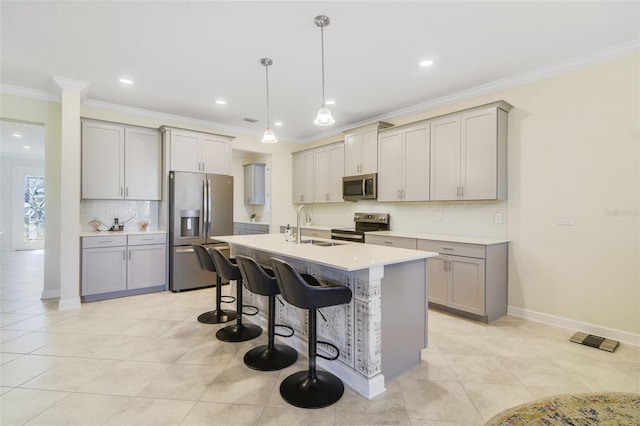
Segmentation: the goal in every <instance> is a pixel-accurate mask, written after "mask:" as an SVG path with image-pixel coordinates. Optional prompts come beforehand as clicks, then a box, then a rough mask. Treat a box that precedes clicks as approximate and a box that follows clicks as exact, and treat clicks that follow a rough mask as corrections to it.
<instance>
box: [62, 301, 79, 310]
mask: <svg viewBox="0 0 640 426" xmlns="http://www.w3.org/2000/svg"><path fill="white" fill-rule="evenodd" d="M69 309H80V299H79V298H76V299H60V302H58V310H59V311H66V310H69Z"/></svg>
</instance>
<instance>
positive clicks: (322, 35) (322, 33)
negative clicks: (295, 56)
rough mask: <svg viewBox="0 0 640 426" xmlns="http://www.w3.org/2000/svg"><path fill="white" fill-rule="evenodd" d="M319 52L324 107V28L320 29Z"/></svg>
mask: <svg viewBox="0 0 640 426" xmlns="http://www.w3.org/2000/svg"><path fill="white" fill-rule="evenodd" d="M320 51H321V52H322V106H323V107H324V26H322V27H320Z"/></svg>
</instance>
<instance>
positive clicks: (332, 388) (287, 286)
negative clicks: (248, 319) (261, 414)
mask: <svg viewBox="0 0 640 426" xmlns="http://www.w3.org/2000/svg"><path fill="white" fill-rule="evenodd" d="M271 266H272V267H273V272H274V273H275V276H276V280H277V282H278V287H279V288H280V292H281V293H282V297H284V300H286V301H287V302H288V303H290V304H291V305H293V306H296V307H298V308H301V309H308V310H309V369H308V370H307V371H299V372H297V373H293V374H292V375H290V376H289V377H287V378H286V379H284V381H283V382H282V383H281V384H280V395H282V397H283V398H284V400H285V401H287V402H288V403H289V404H291V405H295V406H296V407H301V408H322V407H326V406H328V405H331V404H333V403H335V402H337V401H338V400H339V399H340V398H341V397H342V394H343V393H344V384H343V383H342V380H340V379H339V378H338V377H336V376H335V375H333V374H331V373H329V372H327V371H316V356H319V357H322V358H325V359H329V360H333V359H337V357H338V356H335V357H333V358H327V357H325V356H323V355H321V354H317V351H316V349H317V348H316V345H317V338H316V311H317V309H318V308H323V307H325V306H334V305H341V304H344V303H349V302H350V301H351V290H350V289H349V288H348V287H345V286H341V285H340V286H326V285H322V284H320V282H318V280H316V279H315V278H314V277H312V276H311V275H308V274H303V275H304V277H303V276H301V275H300V274H299V273H298V272H297V271H296V270H295V269H293V267H292V266H291V265H289V264H288V263H287V262H285V261H283V260H280V259H275V258H272V259H271Z"/></svg>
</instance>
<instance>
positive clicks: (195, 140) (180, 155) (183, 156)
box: [171, 130, 202, 173]
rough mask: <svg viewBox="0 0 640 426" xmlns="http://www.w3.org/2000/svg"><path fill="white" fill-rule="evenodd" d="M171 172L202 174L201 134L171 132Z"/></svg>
mask: <svg viewBox="0 0 640 426" xmlns="http://www.w3.org/2000/svg"><path fill="white" fill-rule="evenodd" d="M171 170H173V171H176V172H195V173H198V172H202V163H201V161H200V135H199V134H197V133H194V132H186V131H179V130H171Z"/></svg>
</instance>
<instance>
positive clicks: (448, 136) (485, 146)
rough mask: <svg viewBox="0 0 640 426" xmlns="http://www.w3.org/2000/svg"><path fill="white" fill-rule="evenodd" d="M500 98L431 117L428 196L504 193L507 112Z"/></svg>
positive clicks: (440, 198) (480, 196)
mask: <svg viewBox="0 0 640 426" xmlns="http://www.w3.org/2000/svg"><path fill="white" fill-rule="evenodd" d="M511 108H512V106H511V105H509V104H508V103H506V102H503V101H500V102H496V103H493V104H489V105H484V106H482V107H478V108H474V109H471V110H467V111H462V112H459V113H455V114H449V115H446V116H443V117H439V118H436V119H433V120H431V140H430V145H431V159H430V166H431V167H430V199H431V200H432V201H447V200H496V199H500V200H502V199H506V197H507V114H508V112H509V110H510V109H511Z"/></svg>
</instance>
